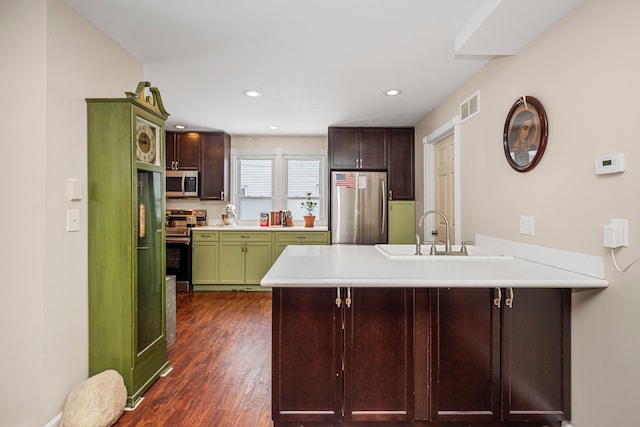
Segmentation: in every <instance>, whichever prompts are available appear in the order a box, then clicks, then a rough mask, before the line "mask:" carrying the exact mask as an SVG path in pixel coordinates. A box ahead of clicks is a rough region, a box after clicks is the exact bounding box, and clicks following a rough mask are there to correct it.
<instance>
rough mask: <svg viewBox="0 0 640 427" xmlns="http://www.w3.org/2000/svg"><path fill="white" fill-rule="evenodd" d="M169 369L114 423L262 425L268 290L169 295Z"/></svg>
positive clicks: (267, 382)
mask: <svg viewBox="0 0 640 427" xmlns="http://www.w3.org/2000/svg"><path fill="white" fill-rule="evenodd" d="M176 318H177V320H176V335H177V339H176V342H175V343H174V344H173V345H172V346H170V347H169V363H170V364H171V366H172V368H173V370H172V371H171V372H170V373H169V375H167V376H166V377H164V378H159V379H158V380H157V381H156V382H155V383H154V384H153V385H152V386H151V388H149V390H147V392H146V393H145V394H144V400H143V401H142V402H141V403H140V405H139V406H138V407H137V408H136V409H135V410H134V411H130V412H125V413H124V414H123V415H122V417H121V418H120V420H118V422H117V424H115V425H116V427H127V426H136V427H140V426H153V427H158V426H189V427H198V426H207V427H217V426H220V427H267V426H272V425H273V422H272V421H271V292H191V293H178V294H177V298H176Z"/></svg>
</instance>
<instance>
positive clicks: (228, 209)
mask: <svg viewBox="0 0 640 427" xmlns="http://www.w3.org/2000/svg"><path fill="white" fill-rule="evenodd" d="M222 222H223V223H224V225H229V226H234V225H236V207H235V205H232V204H228V205H227V206H225V207H224V209H223V210H222Z"/></svg>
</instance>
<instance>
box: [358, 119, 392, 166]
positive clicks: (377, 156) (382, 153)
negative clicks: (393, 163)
mask: <svg viewBox="0 0 640 427" xmlns="http://www.w3.org/2000/svg"><path fill="white" fill-rule="evenodd" d="M387 156H388V152H387V130H386V129H382V128H360V169H384V170H386V169H387V165H388V161H387Z"/></svg>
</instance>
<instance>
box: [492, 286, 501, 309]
mask: <svg viewBox="0 0 640 427" xmlns="http://www.w3.org/2000/svg"><path fill="white" fill-rule="evenodd" d="M496 291H497V292H498V296H497V297H496V298H494V299H493V305H495V306H496V307H498V308H499V307H500V301H502V291H501V290H500V288H496Z"/></svg>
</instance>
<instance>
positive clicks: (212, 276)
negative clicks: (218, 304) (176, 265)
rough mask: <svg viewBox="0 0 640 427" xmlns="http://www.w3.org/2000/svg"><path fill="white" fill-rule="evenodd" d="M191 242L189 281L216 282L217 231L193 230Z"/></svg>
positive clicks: (207, 283) (210, 283)
mask: <svg viewBox="0 0 640 427" xmlns="http://www.w3.org/2000/svg"><path fill="white" fill-rule="evenodd" d="M191 240H192V244H191V281H192V283H193V284H194V285H212V284H216V283H218V270H219V269H218V250H219V243H218V232H217V231H193V234H192V238H191Z"/></svg>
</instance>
